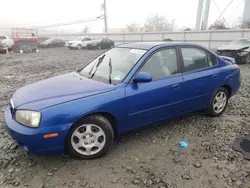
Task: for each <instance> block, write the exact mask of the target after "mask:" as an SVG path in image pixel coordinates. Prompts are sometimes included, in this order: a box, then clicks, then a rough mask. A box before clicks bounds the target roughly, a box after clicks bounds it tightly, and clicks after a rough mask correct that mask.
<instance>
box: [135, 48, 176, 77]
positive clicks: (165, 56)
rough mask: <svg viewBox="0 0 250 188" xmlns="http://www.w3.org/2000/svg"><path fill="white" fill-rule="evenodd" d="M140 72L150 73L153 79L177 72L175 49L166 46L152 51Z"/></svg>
mask: <svg viewBox="0 0 250 188" xmlns="http://www.w3.org/2000/svg"><path fill="white" fill-rule="evenodd" d="M140 72H147V73H149V74H151V76H152V78H153V80H157V79H161V78H165V77H168V76H171V75H174V74H177V73H178V68H177V55H176V50H175V49H174V48H168V49H164V50H161V51H158V52H156V53H154V54H153V55H152V56H151V57H150V58H149V59H148V60H147V62H146V63H145V64H144V65H143V67H142V69H141V70H140Z"/></svg>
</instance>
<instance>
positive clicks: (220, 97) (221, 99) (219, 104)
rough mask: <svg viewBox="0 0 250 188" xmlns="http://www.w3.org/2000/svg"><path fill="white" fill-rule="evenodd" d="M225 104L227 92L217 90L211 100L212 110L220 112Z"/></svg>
mask: <svg viewBox="0 0 250 188" xmlns="http://www.w3.org/2000/svg"><path fill="white" fill-rule="evenodd" d="M226 104H227V94H226V93H225V92H223V91H220V92H218V93H217V94H216V95H215V97H214V100H213V110H214V112H215V113H217V114H219V113H221V112H222V111H223V110H224V108H225V107H226Z"/></svg>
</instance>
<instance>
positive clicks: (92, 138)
mask: <svg viewBox="0 0 250 188" xmlns="http://www.w3.org/2000/svg"><path fill="white" fill-rule="evenodd" d="M105 142H106V137H105V133H104V131H103V130H102V128H100V127H99V126H98V125H94V124H84V125H81V126H79V127H78V128H77V129H76V130H75V131H74V132H73V134H72V136H71V144H72V147H73V148H74V150H76V151H77V152H78V153H80V154H82V155H94V154H96V153H98V152H99V151H101V150H102V149H103V147H104V145H105Z"/></svg>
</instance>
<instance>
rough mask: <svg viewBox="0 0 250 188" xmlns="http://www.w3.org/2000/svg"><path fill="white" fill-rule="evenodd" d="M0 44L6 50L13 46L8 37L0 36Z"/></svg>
mask: <svg viewBox="0 0 250 188" xmlns="http://www.w3.org/2000/svg"><path fill="white" fill-rule="evenodd" d="M0 43H1V44H2V45H3V46H5V47H7V48H8V49H12V48H13V46H14V41H13V40H12V39H10V38H9V37H8V36H0Z"/></svg>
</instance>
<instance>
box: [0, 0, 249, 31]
mask: <svg viewBox="0 0 250 188" xmlns="http://www.w3.org/2000/svg"><path fill="white" fill-rule="evenodd" d="M214 1H215V2H216V3H217V5H218V7H219V9H220V11H222V10H223V9H224V8H225V7H226V6H227V4H228V3H229V2H230V1H231V0H214ZM102 2H103V0H70V1H69V0H11V1H8V0H1V11H0V28H2V27H12V26H13V25H15V26H22V25H24V26H25V25H29V26H31V25H35V26H37V25H47V24H55V23H62V22H68V21H75V20H80V19H86V18H91V17H96V16H99V15H101V14H102V10H101V4H102ZM197 5H198V0H107V13H108V26H109V27H110V28H121V27H126V25H127V24H131V23H138V24H143V23H144V21H145V19H146V18H147V17H148V16H150V15H152V14H155V13H157V14H159V15H162V16H166V17H167V18H169V19H170V20H171V19H175V23H176V27H177V28H183V27H191V28H194V25H195V20H196V12H197ZM243 7H244V0H234V1H233V3H232V4H231V5H230V7H229V8H228V9H227V11H226V12H225V14H224V17H225V19H226V20H227V22H228V24H229V25H233V24H237V20H238V18H239V17H242V13H243ZM219 15H220V13H219V11H218V10H217V8H216V6H215V3H214V2H213V0H211V7H210V15H209V24H211V23H213V22H214V21H215V20H216V19H217V18H218V16H219ZM86 25H87V26H89V27H90V28H91V32H102V31H103V27H104V24H103V20H100V21H95V22H91V23H86V24H80V25H72V26H67V27H64V28H63V30H68V29H70V28H72V29H73V30H76V29H79V28H83V27H84V26H86Z"/></svg>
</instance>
